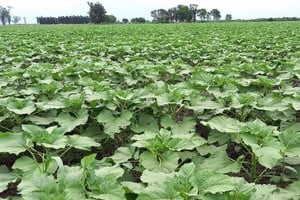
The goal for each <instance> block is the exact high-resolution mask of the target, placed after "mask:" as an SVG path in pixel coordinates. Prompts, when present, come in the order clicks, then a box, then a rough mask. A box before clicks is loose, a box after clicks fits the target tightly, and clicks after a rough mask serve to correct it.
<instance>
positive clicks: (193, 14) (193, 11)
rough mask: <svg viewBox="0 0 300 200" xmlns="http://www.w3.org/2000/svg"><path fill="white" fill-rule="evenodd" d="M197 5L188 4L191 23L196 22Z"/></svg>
mask: <svg viewBox="0 0 300 200" xmlns="http://www.w3.org/2000/svg"><path fill="white" fill-rule="evenodd" d="M197 8H198V4H190V11H191V12H192V16H193V21H194V22H196V15H197Z"/></svg>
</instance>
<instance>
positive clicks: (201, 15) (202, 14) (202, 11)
mask: <svg viewBox="0 0 300 200" xmlns="http://www.w3.org/2000/svg"><path fill="white" fill-rule="evenodd" d="M197 13H198V17H199V18H200V20H202V21H204V20H205V19H206V15H207V11H206V9H205V8H201V9H199V10H198V11H197Z"/></svg>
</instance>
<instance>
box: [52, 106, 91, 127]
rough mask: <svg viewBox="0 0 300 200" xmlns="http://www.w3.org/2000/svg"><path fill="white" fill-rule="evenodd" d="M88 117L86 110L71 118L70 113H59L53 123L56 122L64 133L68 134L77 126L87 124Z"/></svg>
mask: <svg viewBox="0 0 300 200" xmlns="http://www.w3.org/2000/svg"><path fill="white" fill-rule="evenodd" d="M88 117H89V115H88V110H86V109H81V110H79V111H78V112H77V113H76V114H75V116H72V115H71V113H68V112H61V113H60V114H59V115H58V117H57V118H56V119H55V121H56V122H58V124H59V125H60V126H61V127H62V128H64V129H65V130H66V132H70V131H72V130H74V129H75V128H76V127H77V126H80V125H84V124H85V123H86V122H87V120H88Z"/></svg>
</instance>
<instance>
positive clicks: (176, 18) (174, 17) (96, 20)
mask: <svg viewBox="0 0 300 200" xmlns="http://www.w3.org/2000/svg"><path fill="white" fill-rule="evenodd" d="M87 4H88V6H89V12H88V16H60V17H43V16H40V17H37V23H38V24H87V23H92V24H112V23H124V24H126V23H129V22H131V23H146V22H147V21H146V19H145V18H143V17H135V18H132V19H131V20H130V21H129V20H128V19H127V18H123V19H122V21H121V22H119V21H117V18H116V17H115V16H114V15H107V14H106V10H105V8H104V6H103V5H102V4H101V3H100V2H98V1H97V2H95V3H94V2H87ZM198 7H199V5H198V4H190V5H189V6H187V5H182V4H179V5H177V6H176V7H172V8H169V9H168V10H165V9H162V8H161V9H156V10H153V11H151V12H150V14H151V17H152V18H153V19H152V22H153V23H179V22H180V23H186V22H196V21H200V22H206V21H220V19H221V17H222V15H221V12H220V11H219V10H218V9H217V8H214V9H212V10H211V11H208V10H206V9H205V8H200V9H198ZM11 9H12V7H11V6H7V7H2V6H1V5H0V21H1V23H2V25H6V24H9V25H10V24H11V23H14V24H17V23H18V22H19V21H20V20H21V17H20V16H11V14H10V11H11ZM224 19H225V21H231V20H232V15H231V14H226V15H225V18H224ZM297 20H300V18H297V17H282V18H259V19H252V20H236V21H297ZM24 23H25V24H26V18H25V17H24Z"/></svg>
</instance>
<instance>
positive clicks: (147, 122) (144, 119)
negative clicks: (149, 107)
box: [130, 114, 159, 133]
mask: <svg viewBox="0 0 300 200" xmlns="http://www.w3.org/2000/svg"><path fill="white" fill-rule="evenodd" d="M130 128H131V130H132V131H133V132H136V133H142V132H152V133H157V132H158V131H159V127H158V123H157V120H156V119H154V117H153V116H151V115H149V114H142V115H140V117H139V119H138V122H137V123H133V124H132V125H131V127H130Z"/></svg>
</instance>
